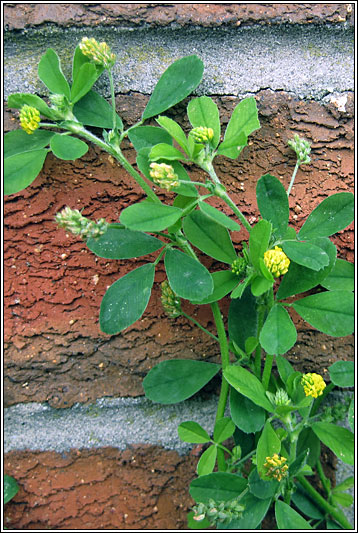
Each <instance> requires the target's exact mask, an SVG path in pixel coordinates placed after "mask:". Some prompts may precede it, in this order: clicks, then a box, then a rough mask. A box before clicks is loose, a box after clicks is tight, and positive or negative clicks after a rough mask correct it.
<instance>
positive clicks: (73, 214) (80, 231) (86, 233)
mask: <svg viewBox="0 0 358 533" xmlns="http://www.w3.org/2000/svg"><path fill="white" fill-rule="evenodd" d="M55 220H56V222H57V224H58V225H59V226H60V227H61V228H65V229H66V230H68V231H70V232H71V233H73V234H74V235H80V236H81V237H82V238H83V239H89V238H97V237H100V236H101V235H103V234H104V233H106V231H107V229H108V225H109V224H108V222H106V220H105V219H104V218H101V219H99V220H97V222H93V221H92V220H89V219H88V218H86V217H84V216H83V215H82V214H81V212H80V211H78V209H71V208H70V207H65V208H64V209H63V210H62V211H60V213H57V215H56V216H55Z"/></svg>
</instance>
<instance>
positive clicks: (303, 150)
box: [287, 133, 311, 165]
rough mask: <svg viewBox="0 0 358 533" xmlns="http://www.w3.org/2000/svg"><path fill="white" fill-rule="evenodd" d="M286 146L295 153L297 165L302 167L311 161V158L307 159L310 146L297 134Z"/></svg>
mask: <svg viewBox="0 0 358 533" xmlns="http://www.w3.org/2000/svg"><path fill="white" fill-rule="evenodd" d="M287 144H288V146H289V147H290V148H292V150H294V151H295V152H296V155H297V160H298V164H299V165H304V164H307V163H309V162H310V161H311V158H310V157H309V154H310V153H311V145H310V143H309V142H308V141H306V140H305V139H301V138H300V137H299V135H297V133H296V135H295V136H294V138H293V139H291V140H289V141H287Z"/></svg>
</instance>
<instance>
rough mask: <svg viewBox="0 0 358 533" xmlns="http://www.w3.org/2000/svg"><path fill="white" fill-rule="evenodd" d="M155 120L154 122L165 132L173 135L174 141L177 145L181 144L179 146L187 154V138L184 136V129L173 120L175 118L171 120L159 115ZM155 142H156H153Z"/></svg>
mask: <svg viewBox="0 0 358 533" xmlns="http://www.w3.org/2000/svg"><path fill="white" fill-rule="evenodd" d="M155 120H156V122H158V124H159V125H160V126H161V127H162V128H164V129H165V130H166V132H167V133H169V135H170V137H173V139H175V140H176V142H177V143H178V144H179V146H181V148H183V150H184V152H185V153H186V154H188V152H189V149H188V142H187V138H186V135H185V133H184V131H183V130H182V129H181V127H180V126H179V124H177V122H175V120H172V119H171V118H168V117H163V116H160V117H158V118H156V119H155ZM162 131H163V130H162ZM158 142H159V141H158ZM161 142H166V143H168V144H170V142H168V141H161ZM155 144H157V143H155Z"/></svg>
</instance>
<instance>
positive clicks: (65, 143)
mask: <svg viewBox="0 0 358 533" xmlns="http://www.w3.org/2000/svg"><path fill="white" fill-rule="evenodd" d="M50 148H51V150H52V152H53V154H54V155H55V156H56V157H58V158H59V159H64V160H65V161H73V160H75V159H79V158H80V157H82V156H83V155H84V154H85V153H86V152H88V145H87V144H86V143H84V142H83V141H81V139H77V137H72V136H70V135H61V134H60V133H55V135H54V136H53V137H52V139H51V141H50Z"/></svg>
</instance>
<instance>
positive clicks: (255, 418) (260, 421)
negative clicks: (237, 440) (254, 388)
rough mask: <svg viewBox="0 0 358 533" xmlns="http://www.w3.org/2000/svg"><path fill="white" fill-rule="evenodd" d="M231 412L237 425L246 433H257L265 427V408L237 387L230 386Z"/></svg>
mask: <svg viewBox="0 0 358 533" xmlns="http://www.w3.org/2000/svg"><path fill="white" fill-rule="evenodd" d="M230 414H231V418H232V419H233V421H234V423H235V425H236V426H237V427H238V428H239V429H241V431H243V432H244V433H256V432H257V431H260V430H261V429H262V428H263V425H264V423H265V419H266V413H265V410H264V409H263V408H262V407H259V406H258V405H256V404H255V403H254V402H253V401H251V400H250V399H249V398H247V397H246V396H243V395H242V394H240V393H239V392H237V390H236V389H234V388H232V387H231V388H230Z"/></svg>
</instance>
